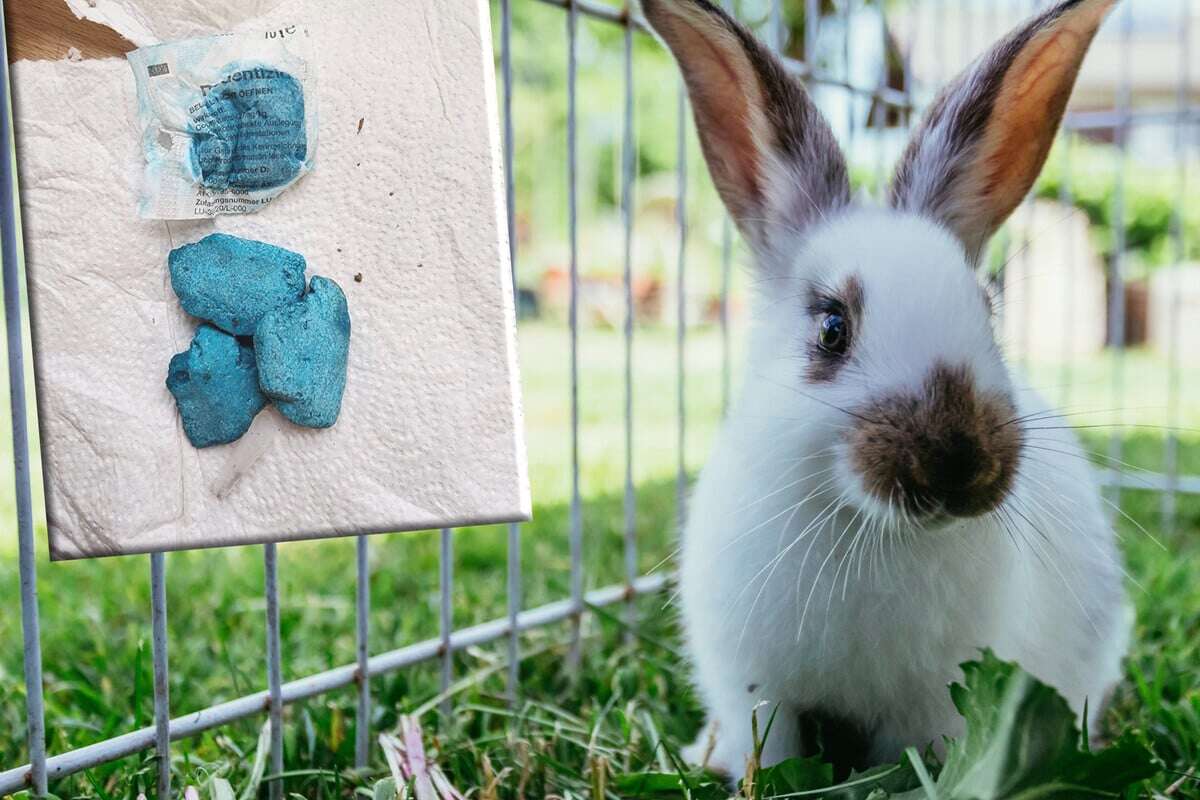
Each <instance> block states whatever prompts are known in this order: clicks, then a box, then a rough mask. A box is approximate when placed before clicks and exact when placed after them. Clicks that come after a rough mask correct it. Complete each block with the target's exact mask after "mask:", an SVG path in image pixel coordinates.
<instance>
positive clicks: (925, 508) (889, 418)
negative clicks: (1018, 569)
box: [848, 364, 1021, 517]
mask: <svg viewBox="0 0 1200 800" xmlns="http://www.w3.org/2000/svg"><path fill="white" fill-rule="evenodd" d="M1013 416H1014V411H1013V406H1012V403H1011V401H1009V400H1008V398H1007V397H1004V396H1002V395H998V394H995V393H984V392H980V391H978V390H976V388H975V385H974V381H973V380H972V376H971V372H970V370H969V369H967V368H966V367H950V366H947V365H944V364H938V365H937V366H935V367H934V369H933V370H931V372H930V374H929V376H928V378H927V379H926V381H925V383H924V385H923V386H922V388H921V389H920V390H919V391H916V392H906V393H902V394H896V395H890V396H886V397H882V398H879V399H877V400H875V401H874V402H872V403H871V404H869V405H868V406H867V407H866V408H864V409H862V414H861V417H860V418H859V420H858V421H857V423H856V425H855V428H854V429H853V431H852V432H851V434H850V435H849V436H848V439H849V444H850V445H851V448H850V451H851V461H852V464H853V467H854V469H855V471H856V472H858V474H859V475H860V476H861V478H862V481H863V486H864V488H865V489H866V490H867V491H868V492H869V493H871V494H873V495H875V496H876V497H877V498H879V499H880V500H881V501H883V502H885V503H890V502H899V503H901V505H902V507H903V508H904V509H905V510H906V511H908V512H909V513H911V514H915V515H918V516H926V515H932V514H949V515H951V516H956V517H972V516H978V515H980V514H985V513H987V512H989V511H991V510H992V509H994V508H996V507H997V506H998V505H1000V503H1002V502H1003V501H1004V498H1005V497H1006V496H1007V495H1008V492H1009V490H1010V489H1011V487H1012V482H1013V479H1014V476H1015V474H1016V468H1017V461H1018V457H1019V455H1020V449H1021V440H1020V431H1019V428H1018V427H1017V426H1013V425H1008V424H1005V423H1006V421H1007V420H1010V419H1012V418H1013Z"/></svg>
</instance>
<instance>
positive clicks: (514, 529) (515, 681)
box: [500, 0, 521, 704]
mask: <svg viewBox="0 0 1200 800" xmlns="http://www.w3.org/2000/svg"><path fill="white" fill-rule="evenodd" d="M500 76H501V82H502V83H503V84H504V196H505V200H506V204H505V212H506V214H505V216H506V220H507V222H508V260H509V264H510V267H511V269H512V290H513V307H514V311H515V312H516V315H517V317H518V318H520V311H521V290H520V287H518V286H517V225H516V202H517V201H516V176H515V175H514V174H513V150H514V147H515V145H514V143H513V73H512V0H500ZM507 561H508V687H507V690H508V700H509V702H510V703H514V704H515V703H516V701H517V689H518V686H519V684H520V675H521V662H520V634H519V632H518V631H517V615H518V614H519V613H520V612H521V526H520V525H518V524H517V523H515V522H514V523H511V524H510V525H509V526H508V552H507Z"/></svg>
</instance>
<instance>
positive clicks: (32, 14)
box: [4, 0, 133, 61]
mask: <svg viewBox="0 0 1200 800" xmlns="http://www.w3.org/2000/svg"><path fill="white" fill-rule="evenodd" d="M4 13H5V22H6V29H7V34H8V60H9V61H17V60H19V59H23V58H28V59H37V60H46V59H51V60H57V59H60V58H64V57H66V55H67V50H68V49H69V48H71V47H75V48H78V49H79V52H80V53H81V54H82V55H83V57H84V58H107V57H109V56H120V55H124V54H125V53H127V52H129V51H130V50H132V49H133V44H132V43H130V42H129V41H128V40H126V39H125V38H123V37H121V36H120V35H119V34H117V33H115V32H114V31H112V30H111V29H109V28H106V27H104V26H103V25H97V24H96V23H94V22H88V21H86V20H81V19H77V18H76V17H75V15H74V14H73V13H72V12H71V9H69V8H67V4H66V3H65V2H64V0H18V2H11V3H7V4H6V6H5V9H4Z"/></svg>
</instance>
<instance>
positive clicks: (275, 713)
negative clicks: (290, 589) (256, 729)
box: [263, 542, 283, 800]
mask: <svg viewBox="0 0 1200 800" xmlns="http://www.w3.org/2000/svg"><path fill="white" fill-rule="evenodd" d="M263 584H264V594H265V596H266V601H267V714H268V718H269V719H268V724H269V725H270V726H271V774H272V775H273V776H279V775H281V774H282V773H283V690H282V688H281V687H282V685H283V678H282V675H281V673H282V669H281V667H280V658H279V572H278V554H277V552H276V547H275V543H274V542H270V543H268V544H265V545H263ZM268 791H269V797H270V799H271V800H281V798H282V797H283V778H280V777H273V778H272V779H271V781H270V783H268Z"/></svg>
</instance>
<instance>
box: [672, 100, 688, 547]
mask: <svg viewBox="0 0 1200 800" xmlns="http://www.w3.org/2000/svg"><path fill="white" fill-rule="evenodd" d="M687 113H688V105H687V87H686V86H685V85H684V83H683V79H682V78H680V80H679V108H678V115H677V117H678V124H679V131H678V132H679V138H678V141H677V143H676V146H677V148H678V153H679V160H678V175H677V183H678V185H677V190H676V191H677V193H678V194H677V197H676V202H675V221H676V224H677V225H678V226H679V260H678V263H677V265H676V281H675V306H676V308H675V311H676V317H677V319H676V327H675V348H676V359H677V363H676V371H677V378H676V388H677V397H676V401H677V414H678V420H679V425H678V442H677V447H678V450H679V463H678V464H677V466H676V470H675V516H676V521H677V523H678V525H679V531H680V533H681V534H682V532H683V528H684V525H685V523H686V519H685V516H686V506H687V368H686V365H685V364H686V360H687V235H688V227H687V185H688V181H687Z"/></svg>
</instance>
